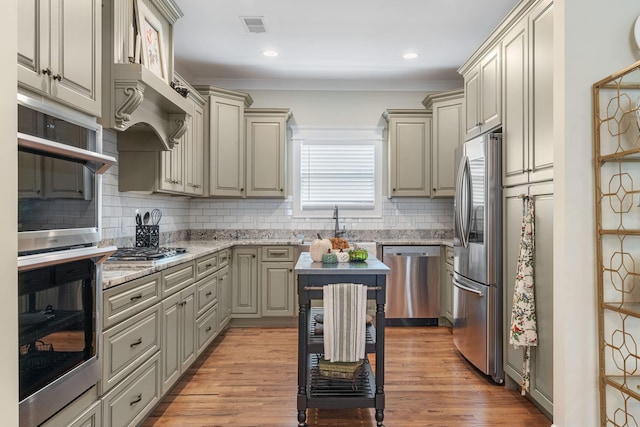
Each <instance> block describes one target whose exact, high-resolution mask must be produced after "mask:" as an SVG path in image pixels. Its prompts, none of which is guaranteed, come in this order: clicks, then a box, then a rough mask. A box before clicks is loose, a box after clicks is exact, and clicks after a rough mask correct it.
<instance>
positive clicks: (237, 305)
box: [231, 247, 260, 317]
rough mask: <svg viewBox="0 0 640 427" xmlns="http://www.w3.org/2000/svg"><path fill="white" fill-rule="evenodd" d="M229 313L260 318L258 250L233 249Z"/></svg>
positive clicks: (248, 248)
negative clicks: (231, 291)
mask: <svg viewBox="0 0 640 427" xmlns="http://www.w3.org/2000/svg"><path fill="white" fill-rule="evenodd" d="M232 268H233V272H232V274H231V280H232V281H233V293H232V296H231V300H232V301H231V304H232V305H231V312H232V313H233V315H234V316H237V317H260V315H259V312H258V308H259V306H258V248H252V247H244V248H243V247H240V248H234V249H233V261H232Z"/></svg>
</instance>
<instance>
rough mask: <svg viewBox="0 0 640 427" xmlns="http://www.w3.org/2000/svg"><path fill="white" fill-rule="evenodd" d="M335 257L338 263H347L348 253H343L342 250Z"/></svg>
mask: <svg viewBox="0 0 640 427" xmlns="http://www.w3.org/2000/svg"><path fill="white" fill-rule="evenodd" d="M336 257H338V262H349V253H347V252H344V251H343V250H342V249H340V252H337V253H336Z"/></svg>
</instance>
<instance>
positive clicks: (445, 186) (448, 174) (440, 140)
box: [431, 96, 464, 197]
mask: <svg viewBox="0 0 640 427" xmlns="http://www.w3.org/2000/svg"><path fill="white" fill-rule="evenodd" d="M462 103H463V97H462V96H460V97H459V98H458V99H452V100H446V101H442V102H434V103H433V141H432V144H433V161H432V163H431V168H432V171H431V177H432V178H431V184H432V187H433V188H432V192H431V195H432V196H433V197H453V190H454V187H455V185H454V180H455V171H454V152H455V149H456V147H458V146H459V145H460V144H462V142H464V134H463V131H462Z"/></svg>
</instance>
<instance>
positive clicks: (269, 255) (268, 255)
mask: <svg viewBox="0 0 640 427" xmlns="http://www.w3.org/2000/svg"><path fill="white" fill-rule="evenodd" d="M262 261H263V262H264V261H267V262H268V261H293V248H292V247H291V246H265V247H263V248H262Z"/></svg>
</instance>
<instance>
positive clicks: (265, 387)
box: [143, 327, 551, 427]
mask: <svg viewBox="0 0 640 427" xmlns="http://www.w3.org/2000/svg"><path fill="white" fill-rule="evenodd" d="M385 338H386V345H385V350H386V352H385V355H386V363H385V365H386V366H385V397H386V404H385V406H386V409H385V411H384V424H385V426H386V427H414V426H425V427H426V426H451V427H453V426H455V427H466V426H487V427H488V426H509V427H519V426H522V427H537V426H547V427H548V426H550V425H551V421H550V420H548V419H547V418H546V417H545V416H544V415H543V414H542V413H541V412H540V411H539V410H538V409H537V408H536V407H535V406H534V405H533V404H531V403H530V402H529V401H528V400H527V399H525V398H524V397H522V396H520V394H519V393H518V392H517V391H515V390H507V389H506V388H505V387H503V386H497V385H494V384H493V383H492V382H491V381H490V380H488V379H487V378H486V377H484V376H482V375H481V374H480V373H478V371H476V370H474V369H473V368H472V367H471V365H469V364H468V362H466V360H464V358H462V356H460V355H459V354H458V353H457V352H456V351H455V348H454V346H453V343H452V339H451V332H450V329H448V328H443V327H387V328H386V330H385ZM296 394H297V329H295V328H231V329H229V330H227V332H225V333H224V334H223V335H222V336H220V337H218V338H216V341H215V342H214V343H213V344H212V345H211V346H210V347H209V348H208V349H207V350H206V351H205V352H204V353H203V354H202V356H201V357H200V358H199V359H198V361H197V362H196V363H195V364H194V365H193V366H192V367H191V368H190V369H189V371H188V372H187V373H186V374H185V375H184V377H183V378H182V379H181V380H180V382H179V383H178V384H177V385H176V386H175V387H174V388H173V389H172V390H171V391H170V393H169V395H167V396H166V397H165V398H164V400H163V401H162V402H161V403H160V404H159V405H158V407H157V408H156V409H155V411H154V412H153V413H152V414H151V415H150V416H149V417H148V418H147V420H146V421H145V422H144V424H143V426H144V427H152V426H155V427H161V426H176V427H177V426H180V427H183V426H184V427H187V426H197V427H204V426H210V427H214V426H241V427H249V426H255V427H295V426H297V410H296ZM307 423H308V424H309V426H311V427H327V426H345V427H346V426H349V427H375V426H376V421H375V418H374V410H373V409H342V410H335V409H309V410H307Z"/></svg>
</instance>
